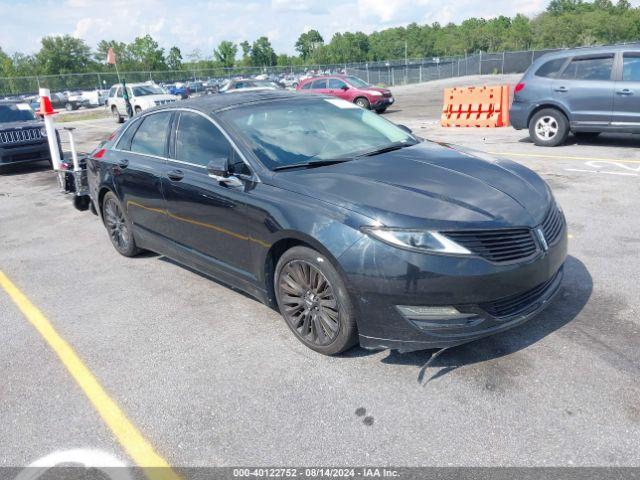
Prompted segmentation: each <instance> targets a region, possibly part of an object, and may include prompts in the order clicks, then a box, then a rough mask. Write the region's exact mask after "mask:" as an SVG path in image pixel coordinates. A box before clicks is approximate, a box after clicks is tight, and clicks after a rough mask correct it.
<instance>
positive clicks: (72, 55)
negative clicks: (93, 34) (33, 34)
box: [35, 35, 93, 75]
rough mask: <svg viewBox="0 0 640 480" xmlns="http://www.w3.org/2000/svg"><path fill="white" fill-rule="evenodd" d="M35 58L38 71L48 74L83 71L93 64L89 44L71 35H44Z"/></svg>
mask: <svg viewBox="0 0 640 480" xmlns="http://www.w3.org/2000/svg"><path fill="white" fill-rule="evenodd" d="M35 58H36V61H37V63H38V70H39V71H40V73H42V74H48V75H52V74H59V73H79V72H85V71H87V68H88V67H89V66H90V65H92V64H93V62H92V58H91V49H90V48H89V46H88V45H87V44H86V43H85V42H84V40H81V39H79V38H74V37H72V36H71V35H63V36H58V37H44V38H43V39H42V47H41V48H40V51H39V52H38V53H36V56H35Z"/></svg>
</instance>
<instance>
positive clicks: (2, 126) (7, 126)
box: [0, 120, 44, 130]
mask: <svg viewBox="0 0 640 480" xmlns="http://www.w3.org/2000/svg"><path fill="white" fill-rule="evenodd" d="M35 127H37V128H41V127H44V122H42V121H40V120H26V121H25V120H22V121H19V122H0V130H13V129H16V128H35Z"/></svg>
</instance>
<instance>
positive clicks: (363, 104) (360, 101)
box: [353, 97, 371, 110]
mask: <svg viewBox="0 0 640 480" xmlns="http://www.w3.org/2000/svg"><path fill="white" fill-rule="evenodd" d="M353 103H355V104H356V105H358V106H359V107H360V108H364V109H365V110H369V109H370V108H371V104H370V103H369V100H367V99H366V98H364V97H358V98H356V99H355V100H354V101H353Z"/></svg>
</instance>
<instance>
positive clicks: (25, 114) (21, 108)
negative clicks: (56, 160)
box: [0, 101, 51, 172]
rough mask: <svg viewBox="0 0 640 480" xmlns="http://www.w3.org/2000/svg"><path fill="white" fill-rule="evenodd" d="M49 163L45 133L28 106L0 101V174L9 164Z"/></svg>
mask: <svg viewBox="0 0 640 480" xmlns="http://www.w3.org/2000/svg"><path fill="white" fill-rule="evenodd" d="M41 161H51V154H50V153H49V144H48V143H47V132H46V130H45V128H44V123H43V122H42V120H39V119H38V118H37V117H36V115H35V113H34V112H33V110H32V109H31V106H30V105H29V104H28V103H24V102H15V101H0V172H2V171H3V170H4V169H6V167H7V166H8V165H15V164H19V163H33V162H41Z"/></svg>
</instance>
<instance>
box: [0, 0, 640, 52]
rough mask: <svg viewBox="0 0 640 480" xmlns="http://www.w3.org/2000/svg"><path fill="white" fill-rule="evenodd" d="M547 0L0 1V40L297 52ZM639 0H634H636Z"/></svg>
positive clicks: (13, 44)
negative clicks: (258, 46) (358, 35)
mask: <svg viewBox="0 0 640 480" xmlns="http://www.w3.org/2000/svg"><path fill="white" fill-rule="evenodd" d="M547 3H548V0H493V1H487V0H485V1H479V0H454V1H450V2H443V1H442V0H244V1H231V0H209V1H201V0H187V1H184V0H112V1H109V0H56V1H54V0H0V47H2V49H3V50H4V51H5V52H8V53H14V52H16V51H20V52H23V53H34V52H36V51H37V50H38V49H39V47H40V39H41V38H42V37H44V36H47V35H63V34H69V35H73V36H75V37H79V38H82V39H84V40H85V41H86V42H87V43H88V44H89V45H90V46H91V47H95V45H96V44H97V43H98V41H100V40H102V39H108V40H111V39H115V40H118V41H123V42H127V43H128V42H131V41H132V40H133V39H134V38H135V37H136V36H140V35H145V34H147V33H148V34H150V35H151V36H153V37H154V38H155V39H156V40H157V41H158V42H159V43H160V45H161V46H162V47H164V48H165V49H167V50H168V49H169V48H170V47H171V46H173V45H176V46H178V48H180V50H181V51H182V56H183V57H184V58H185V59H186V58H188V55H189V54H190V53H192V52H193V51H194V50H196V49H198V50H199V51H200V54H201V56H202V57H207V56H210V55H211V54H212V52H213V49H214V48H215V47H216V45H218V43H219V42H220V41H221V40H231V41H233V42H241V41H243V40H249V41H250V42H252V41H253V40H255V39H256V38H258V37H260V36H263V35H265V36H267V37H268V38H269V40H270V41H271V43H272V45H273V46H274V48H275V50H276V52H278V53H289V54H292V53H295V50H294V44H295V41H296V39H297V38H298V36H299V35H300V33H302V32H305V31H307V30H309V29H311V28H315V29H316V30H319V31H320V34H321V35H322V36H323V38H324V39H325V41H326V42H328V41H329V40H330V39H331V36H332V35H333V34H334V33H336V32H344V31H358V30H359V31H363V32H365V33H371V32H373V31H375V30H381V29H384V28H388V27H393V26H400V25H407V24H409V23H411V22H416V23H418V24H424V23H433V22H436V21H437V22H440V23H441V24H446V23H448V22H450V21H452V22H456V23H458V22H460V21H462V20H464V19H465V18H468V17H472V16H476V17H484V18H491V17H495V16H497V15H507V16H513V15H515V14H516V13H522V14H525V15H527V16H533V15H535V14H536V13H539V12H541V11H542V10H544V8H545V7H546V5H547ZM633 3H634V4H635V3H637V2H636V1H634V2H633Z"/></svg>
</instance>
